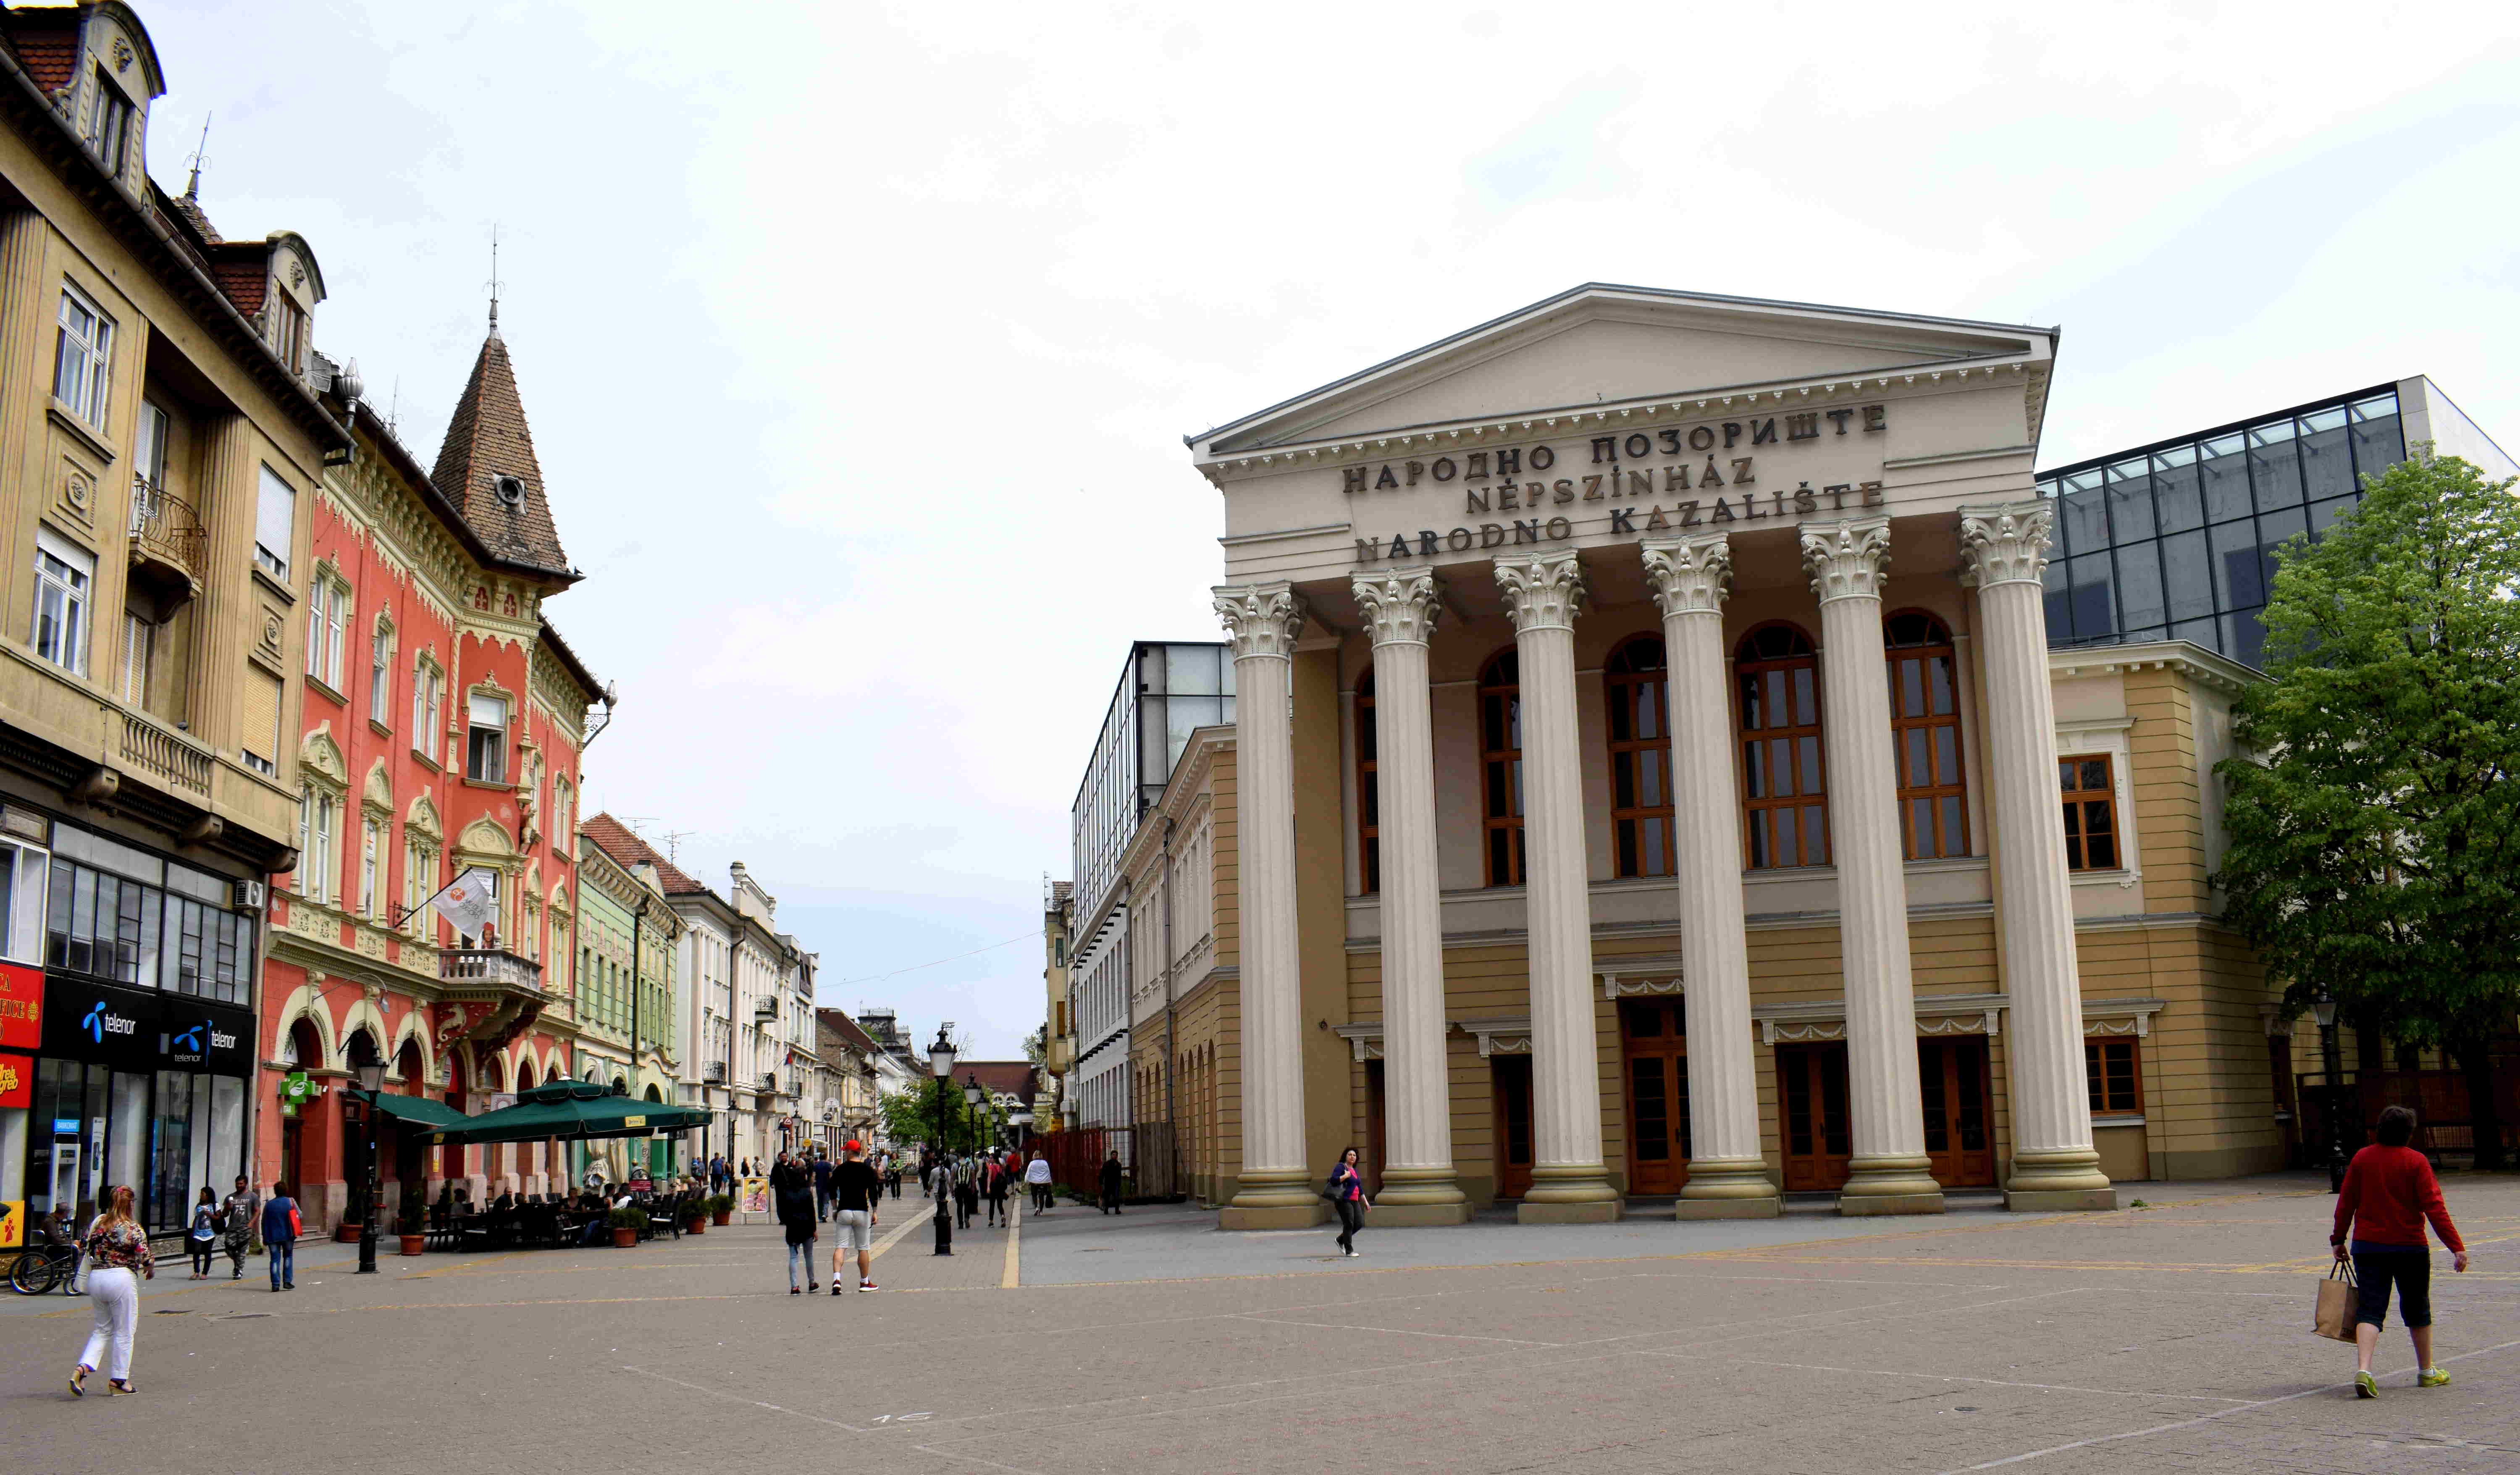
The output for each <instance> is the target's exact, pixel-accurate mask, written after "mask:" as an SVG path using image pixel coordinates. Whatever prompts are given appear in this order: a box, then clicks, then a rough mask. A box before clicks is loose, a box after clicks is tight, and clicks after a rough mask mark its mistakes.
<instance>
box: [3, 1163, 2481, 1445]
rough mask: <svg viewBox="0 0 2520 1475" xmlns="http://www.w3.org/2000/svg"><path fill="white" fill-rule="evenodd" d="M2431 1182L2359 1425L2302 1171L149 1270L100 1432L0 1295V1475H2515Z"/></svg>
mask: <svg viewBox="0 0 2520 1475" xmlns="http://www.w3.org/2000/svg"><path fill="white" fill-rule="evenodd" d="M2447 1186H2448V1188H2449V1192H2450V1198H2451V1203H2452V1207H2453V1212H2454V1213H2456V1214H2457V1215H2458V1217H2459V1219H2460V1222H2461V1224H2462V1226H2463V1228H2465V1229H2466V1230H2467V1231H2468V1236H2469V1238H2470V1241H2471V1243H2472V1245H2473V1246H2474V1248H2475V1251H2476V1255H2475V1261H2476V1267H2475V1270H2474V1271H2472V1272H2471V1274H2468V1275H2466V1276H2463V1277H2459V1276H2453V1275H2452V1274H2450V1271H2449V1265H2448V1257H2447V1256H2446V1255H2445V1256H2439V1257H2437V1259H2436V1273H2435V1282H2434V1283H2435V1296H2434V1299H2435V1303H2436V1306H2437V1308H2438V1311H2439V1314H2440V1320H2441V1339H2442V1342H2441V1352H2442V1353H2443V1355H2444V1357H2445V1359H2446V1360H2448V1361H2449V1363H2450V1365H2451V1366H2452V1368H2453V1372H2454V1374H2455V1375H2456V1378H2457V1381H2456V1383H2455V1384H2454V1385H2453V1387H2451V1388H2449V1389H2445V1390H2427V1391H2424V1392H2421V1393H2418V1392H2417V1391H2416V1390H2414V1389H2412V1388H2411V1387H2409V1386H2408V1383H2409V1381H2410V1372H2409V1358H2408V1353H2407V1344H2406V1339H2405V1337H2404V1334H2403V1333H2402V1332H2401V1331H2399V1330H2398V1329H2397V1328H2396V1327H2394V1326H2393V1327H2392V1328H2390V1330H2389V1331H2388V1333H2387V1334H2386V1336H2385V1338H2384V1341H2383V1357H2382V1362H2381V1365H2382V1366H2383V1367H2384V1368H2387V1369H2390V1370H2391V1375H2390V1376H2389V1377H2388V1378H2387V1379H2386V1380H2385V1381H2386V1383H2387V1385H2388V1387H2387V1393H2386V1394H2385V1395H2384V1397H2383V1398H2382V1399H2380V1400H2379V1401H2378V1402H2376V1403H2358V1402H2356V1401H2355V1400H2353V1399H2352V1398H2351V1397H2350V1396H2349V1395H2348V1393H2347V1390H2346V1388H2345V1386H2344V1384H2345V1380H2346V1377H2347V1375H2348V1374H2349V1373H2350V1371H2351V1368H2352V1365H2353V1362H2352V1352H2351V1350H2350V1349H2349V1348H2346V1347H2343V1346H2340V1345H2338V1344H2335V1343H2331V1342H2325V1341H2321V1340H2319V1339H2318V1338H2317V1337H2315V1336H2313V1335H2312V1334H2311V1333H2310V1331H2309V1330H2308V1321H2309V1316H2310V1301H2311V1282H2312V1280H2313V1279H2314V1278H2315V1277H2316V1274H2317V1267H2318V1263H2319V1261H2320V1260H2321V1259H2322V1258H2323V1254H2324V1251H2323V1244H2324V1240H2325V1235H2326V1228H2325V1224H2326V1214H2327V1210H2328V1207H2329V1201H2328V1199H2327V1198H2326V1196H2325V1194H2324V1193H2323V1192H2322V1191H2320V1190H2321V1189H2322V1188H2323V1184H2321V1183H2319V1182H2318V1180H2316V1179H2311V1178H2305V1177H2297V1176H2279V1177H2275V1178H2272V1179H2262V1180H2253V1181H2248V1182H2243V1183H2237V1184H2190V1185H2180V1186H2179V1187H2178V1188H2176V1189H2173V1188H2169V1187H2161V1186H2156V1185H2139V1186H2138V1187H2136V1188H2133V1189H2131V1190H2130V1191H2129V1193H2128V1195H2127V1196H2128V1197H2129V1198H2130V1199H2132V1198H2134V1197H2143V1198H2145V1199H2147V1200H2148V1201H2151V1202H2155V1203H2159V1204H2161V1205H2162V1206H2161V1207H2159V1208H2152V1209H2146V1210H2141V1211H2134V1210H2122V1211H2119V1212H2117V1213H2114V1214H2105V1215H2089V1216H2006V1215H2003V1214H2001V1213H1997V1212H1991V1211H1985V1210H1979V1209H1973V1208H1964V1209H1963V1210H1961V1211H1960V1212H1957V1213H1953V1214H1949V1215H1945V1216H1942V1217H1941V1218H1940V1219H1936V1220H1928V1221H1919V1220H1868V1221H1867V1220H1858V1221H1848V1220H1838V1219H1833V1218H1824V1217H1822V1216H1817V1215H1811V1214H1791V1215H1787V1216H1786V1217H1785V1218H1783V1219H1780V1220H1772V1221H1700V1222H1694V1223H1691V1224H1688V1225H1679V1224H1675V1223H1672V1222H1669V1221H1662V1222H1654V1221H1642V1220H1631V1221H1628V1222H1626V1223H1623V1224H1619V1225H1611V1226H1568V1227H1555V1228H1549V1229H1536V1228H1532V1227H1524V1226H1518V1225H1513V1224H1511V1223H1501V1222H1497V1221H1496V1220H1495V1219H1493V1218H1490V1219H1485V1220H1482V1221H1481V1222H1479V1223H1474V1224H1471V1225H1468V1226H1463V1227H1460V1228H1448V1229H1407V1230H1403V1229H1392V1230H1387V1231H1384V1232H1382V1233H1380V1234H1376V1233H1373V1231H1371V1230H1370V1231H1369V1233H1368V1235H1367V1237H1366V1240H1365V1243H1366V1244H1368V1245H1369V1246H1370V1247H1372V1248H1373V1251H1374V1253H1373V1254H1372V1255H1370V1256H1369V1257H1368V1258H1367V1259H1365V1260H1363V1261H1339V1260H1333V1259H1330V1258H1328V1255H1327V1253H1326V1251H1327V1248H1328V1235H1326V1234H1323V1233H1320V1232H1316V1231H1302V1232H1299V1233H1296V1234H1290V1235H1271V1234H1228V1233H1221V1232H1219V1231H1217V1230H1216V1229H1215V1228H1214V1218H1213V1216H1212V1215H1209V1214H1203V1213H1199V1212H1196V1211H1194V1210H1189V1209H1182V1208H1174V1209H1162V1208H1158V1209H1154V1210H1151V1211H1147V1212H1141V1211H1139V1210H1132V1211H1131V1212H1130V1213H1128V1214H1126V1215H1123V1216H1121V1217H1119V1218H1116V1219H1115V1218H1111V1217H1108V1216H1103V1215H1100V1214H1096V1213H1094V1212H1093V1211H1092V1210H1090V1209H1082V1208H1077V1207H1075V1206H1062V1207H1060V1208H1059V1209H1057V1210H1056V1211H1054V1212H1053V1213H1052V1214H1051V1215H1050V1216H1049V1217H1048V1218H1046V1219H1045V1218H1040V1217H1037V1216H1029V1215H1027V1216H1025V1217H1023V1218H1022V1219H1021V1221H1020V1222H1019V1224H1018V1226H1017V1228H1016V1229H1015V1231H1014V1232H1013V1233H1012V1234H1010V1232H1009V1231H1008V1230H1006V1229H989V1228H986V1227H981V1228H975V1229H971V1230H969V1231H966V1232H959V1233H958V1234H957V1237H956V1254H955V1255H953V1256H952V1257H950V1258H946V1259H939V1258H937V1257H935V1256H933V1255H932V1254H930V1253H929V1246H930V1244H931V1243H932V1236H931V1234H930V1232H929V1229H928V1227H927V1226H926V1225H925V1224H923V1223H920V1224H916V1225H915V1226H913V1227H912V1228H911V1229H910V1230H909V1231H908V1232H906V1233H904V1234H902V1235H901V1237H899V1238H895V1239H892V1240H891V1242H890V1243H889V1245H888V1247H887V1248H886V1249H885V1250H884V1252H883V1253H882V1255H881V1256H880V1257H879V1258H878V1260H877V1275H878V1278H879V1279H880V1281H881V1282H882V1284H883V1286H884V1289H883V1291H881V1292H879V1293H877V1294H876V1295H872V1296H862V1295H858V1294H855V1293H854V1292H851V1293H847V1294H844V1295H842V1296H839V1297H832V1296H829V1295H821V1296H816V1297H812V1298H806V1297H791V1296H788V1295H787V1289H786V1286H787V1280H786V1271H785V1256H784V1250H783V1247H782V1244H781V1236H780V1234H779V1231H778V1230H777V1229H775V1228H773V1227H769V1226H737V1227H731V1228H729V1229H720V1230H713V1231H712V1232H711V1233H709V1234H707V1235H705V1236H702V1237H700V1238H697V1239H688V1238H687V1239H685V1240H683V1241H681V1242H679V1243H675V1242H665V1243H652V1244H647V1245H642V1246H638V1247H636V1248H635V1249H631V1250H612V1249H609V1248H604V1249H594V1250H561V1251H522V1252H516V1253H511V1254H505V1255H463V1256H457V1255H431V1256H427V1257H424V1258H423V1259H420V1260H417V1261H406V1260H401V1259H399V1258H397V1257H391V1256H388V1257H387V1258H386V1259H385V1261H384V1262H383V1264H382V1274H378V1275H374V1276H359V1275H355V1274H350V1270H351V1262H352V1257H353V1254H354V1251H352V1250H351V1249H350V1248H349V1247H345V1246H331V1245H320V1246H319V1245H309V1246H306V1247H305V1249H306V1253H305V1254H304V1255H303V1256H301V1258H300V1263H299V1274H298V1283H299V1286H300V1289H299V1290H297V1291H295V1292H293V1293H291V1294H287V1295H281V1296H273V1295H271V1294H270V1293H269V1292H268V1291H266V1290H263V1289H261V1286H262V1284H263V1281H262V1280H261V1279H260V1268H259V1267H258V1266H256V1267H253V1268H252V1269H253V1272H254V1274H249V1275H248V1277H247V1278H246V1279H245V1280H244V1281H242V1282H229V1281H225V1280H214V1281H210V1282H203V1283H198V1284H197V1283H193V1282H188V1281H186V1280H184V1279H183V1278H182V1275H183V1271H182V1269H181V1267H180V1264H178V1265H177V1266H176V1267H175V1268H173V1269H172V1270H171V1271H170V1272H169V1273H167V1274H161V1275H160V1276H159V1278H158V1280H157V1281H156V1282H154V1283H153V1284H152V1285H150V1286H149V1287H148V1288H147V1289H146V1291H145V1292H144V1296H143V1311H144V1315H143V1317H142V1319H141V1337H140V1349H139V1357H138V1361H137V1363H136V1364H135V1375H136V1376H137V1378H138V1379H139V1380H140V1383H141V1386H142V1395H141V1397H140V1398H138V1399H131V1400H124V1399H115V1400H112V1401H111V1402H108V1401H105V1400H103V1399H102V1398H96V1397H91V1398H90V1399H88V1400H85V1401H72V1400H70V1399H68V1398H67V1397H66V1396H65V1395H64V1393H63V1390H62V1387H61V1380H62V1378H63V1376H64V1375H65V1373H66V1371H67V1363H68V1361H69V1359H70V1358H71V1356H72V1355H74V1353H75V1352H76V1350H77V1347H78V1344H79V1342H80V1340H81V1338H82V1337H83V1336H84V1333H85V1329H86V1321H87V1313H86V1310H85V1307H84V1303H83V1302H71V1301H66V1300H64V1299H62V1298H58V1297H55V1298H50V1299H48V1300H42V1301H33V1300H25V1299H22V1298H16V1297H9V1298H5V1299H0V1318H6V1319H7V1321H6V1324H5V1327H0V1400H4V1401H5V1402H0V1408H5V1410H6V1411H5V1414H0V1466H6V1467H8V1468H12V1469H25V1470H32V1471H45V1472H51V1471H60V1472H63V1475H79V1472H83V1471H89V1470H99V1471H102V1470H109V1469H110V1470H113V1471H116V1472H125V1475H127V1472H135V1471H153V1470H168V1471H174V1470H192V1469H197V1468H199V1467H200V1461H201V1458H202V1455H203V1451H220V1452H230V1453H239V1456H240V1459H241V1460H242V1461H243V1463H244V1464H245V1466H246V1467H248V1468H251V1467H253V1465H252V1455H251V1454H250V1452H253V1451H258V1450H275V1451H278V1452H283V1453H276V1454H275V1455H274V1461H273V1464H272V1466H271V1467H273V1468H280V1467H284V1466H285V1467H294V1466H295V1465H296V1464H300V1463H303V1462H304V1460H303V1453H304V1450H305V1449H306V1445H305V1441H306V1439H308V1438H309V1437H312V1436H310V1434H309V1432H308V1427H309V1424H308V1418H307V1415H308V1414H309V1413H310V1412H313V1413H315V1414H316V1415H317V1418H316V1422H317V1423H318V1424H320V1425H322V1426H323V1435H324V1437H327V1438H333V1437H342V1438H343V1439H344V1440H345V1448H353V1449H355V1450H356V1451H357V1456H356V1457H357V1462H358V1464H359V1466H360V1467H361V1468H362V1469H366V1470H376V1471H382V1472H400V1471H406V1470H407V1471H414V1472H420V1471H427V1472H429V1475H442V1472H443V1471H444V1470H445V1469H446V1468H447V1463H448V1456H449V1453H450V1451H456V1450H495V1451H497V1452H499V1457H500V1459H501V1461H502V1462H504V1463H519V1462H521V1463H526V1464H528V1465H535V1466H539V1465H546V1464H550V1463H554V1462H564V1463H570V1464H581V1463H583V1462H584V1461H585V1460H586V1459H587V1458H589V1457H600V1458H602V1459H603V1460H604V1461H605V1462H606V1463H607V1465H610V1466H613V1467H617V1468H621V1469H625V1470H647V1469H655V1470H665V1469H685V1468H691V1467H694V1466H695V1465H697V1466H699V1467H704V1468H716V1467H737V1468H742V1467H750V1466H754V1465H759V1466H761V1467H766V1468H784V1467H787V1466H788V1465H792V1464H794V1463H796V1462H797V1461H799V1460H800V1459H827V1460H830V1461H832V1462H834V1463H842V1462H844V1463H846V1464H847V1465H849V1466H851V1467H856V1466H860V1465H866V1466H872V1467H874V1468H877V1469H884V1468H893V1467H899V1468H904V1469H907V1468H910V1467H914V1466H915V1467H918V1468H920V1469H934V1470H966V1471H989V1470H996V1471H1012V1472H1015V1475H1071V1472H1075V1475H1082V1472H1087V1471H1125V1472H1128V1475H1162V1472H1166V1471H1189V1470H1197V1471H1202V1472H1205V1471H1244V1470H1251V1471H1257V1470H1263V1469H1267V1470H1284V1469H1290V1468H1291V1469H1301V1470H1325V1471H1343V1470H1351V1469H1353V1470H1364V1469H1373V1470H1375V1471H1391V1470H1395V1469H1396V1470H1443V1471H1465V1472H1488V1471H1498V1472H1503V1471H1517V1472H1519V1471H1554V1470H1565V1471H1578V1470H1580V1471H1586V1472H1599V1471H1626V1470H1639V1471H1643V1470H1653V1471H1672V1470H1701V1469H1703V1470H1719V1469H1720V1470H1727V1471H1737V1470H1742V1469H1750V1470H1755V1471H1761V1472H1765V1471H1771V1470H1773V1471H1803V1470H1811V1471H1829V1470H1850V1471H1857V1470H1860V1471H1873V1470H1882V1471H1894V1470H1895V1471H1911V1470H1913V1471H1954V1470H1963V1469H1970V1468H1975V1467H1994V1468H2003V1469H2006V1470H2013V1469H2022V1470H2030V1471H2035V1472H2047V1471H2086V1470H2125V1469H2130V1468H2138V1467H2139V1468H2156V1469H2165V1470H2186V1469H2210V1470H2211V1471H2213V1472H2214V1475H2252V1472H2256V1471H2262V1470H2263V1471H2273V1470H2285V1471H2294V1470H2331V1469H2332V1470H2383V1469H2386V1470H2392V1471H2395V1470H2403V1469H2408V1468H2414V1469H2443V1470H2467V1469H2488V1468H2497V1469H2507V1468H2512V1467H2513V1466H2514V1464H2515V1463H2520V1460H2515V1454H2514V1452H2515V1451H2520V1399H2515V1398H2514V1396H2513V1395H2514V1393H2515V1391H2520V1290H2515V1286H2514V1282H2515V1281H2520V1179H2480V1178H2474V1177H2465V1178H2459V1177H2454V1178H2453V1179H2452V1180H2451V1181H2450V1182H2449V1184H2447ZM921 1209H922V1206H921V1205H917V1204H910V1203H905V1204H904V1206H903V1207H902V1208H900V1209H896V1210H895V1211H894V1212H893V1213H890V1214H887V1215H886V1216H885V1221H884V1223H883V1224H881V1225H880V1226H879V1228H878V1235H879V1237H884V1236H889V1235H890V1234H891V1233H892V1231H893V1230H895V1229H901V1228H902V1227H903V1226H904V1225H906V1224H910V1223H911V1216H912V1215H915V1214H917V1213H918V1212H920V1211H921ZM1010 1239H1014V1240H1016V1241H1017V1242H1018V1243H1019V1250H1018V1252H1017V1254H1016V1255H1015V1256H1014V1257H1012V1263H1013V1269H1014V1271H1015V1275H1014V1277H1013V1278H1014V1279H1015V1281H1016V1282H1017V1283H1016V1284H1015V1285H1013V1286H1012V1288H1010V1287H1009V1285H1008V1283H1007V1282H1008V1278H1009V1276H1008V1272H1009V1269H1010V1256H1009V1254H1008V1245H1009V1241H1010ZM817 1253H818V1266H820V1265H827V1264H828V1253H829V1243H828V1241H826V1242H825V1243H823V1244H821V1245H818V1247H817ZM818 1274H821V1272H819V1271H818ZM159 1313H170V1315H158V1314H159ZM310 1399H311V1400H313V1402H312V1403H311V1404H310V1402H309V1401H310ZM344 1410H354V1411H355V1414H356V1418H355V1420H354V1421H352V1420H344V1419H342V1418H341V1417H339V1416H338V1415H339V1414H340V1413H341V1412H343V1411H344ZM450 1414H452V1415H454V1416H455V1417H456V1418H457V1420H458V1422H459V1424H460V1432H458V1433H455V1434H450V1432H449V1430H450V1427H451V1426H450V1424H449V1416H450ZM2007 1461H2008V1462H2007ZM1998 1462H2007V1463H2001V1464H1999V1463H1998Z"/></svg>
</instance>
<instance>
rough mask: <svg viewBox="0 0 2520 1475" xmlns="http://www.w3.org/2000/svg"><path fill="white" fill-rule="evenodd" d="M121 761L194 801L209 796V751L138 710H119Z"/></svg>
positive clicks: (203, 799)
mask: <svg viewBox="0 0 2520 1475" xmlns="http://www.w3.org/2000/svg"><path fill="white" fill-rule="evenodd" d="M121 751H122V762H123V764H124V766H125V767H126V768H127V769H137V770H139V771H140V772H142V773H144V774H147V775H150V776H151V777H153V778H155V779H157V780H158V782H160V783H162V784H164V785H165V786H166V787H168V788H171V789H174V790H176V791H178V792H180V793H182V794H184V795H185V796H186V797H188V798H190V799H192V800H194V801H195V802H197V803H207V802H208V800H209V797H210V769H211V763H210V755H209V753H208V752H207V751H205V750H204V749H203V747H202V745H201V744H199V743H197V742H195V741H194V740H193V739H192V738H190V737H182V736H179V735H177V734H175V733H171V732H168V731H167V730H166V729H164V728H162V727H159V726H158V724H157V723H155V722H153V721H151V720H150V719H149V718H147V717H144V716H142V715H141V714H139V713H137V712H129V711H126V712H124V713H123V714H122V749H121Z"/></svg>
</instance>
